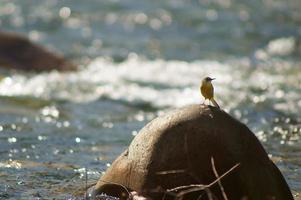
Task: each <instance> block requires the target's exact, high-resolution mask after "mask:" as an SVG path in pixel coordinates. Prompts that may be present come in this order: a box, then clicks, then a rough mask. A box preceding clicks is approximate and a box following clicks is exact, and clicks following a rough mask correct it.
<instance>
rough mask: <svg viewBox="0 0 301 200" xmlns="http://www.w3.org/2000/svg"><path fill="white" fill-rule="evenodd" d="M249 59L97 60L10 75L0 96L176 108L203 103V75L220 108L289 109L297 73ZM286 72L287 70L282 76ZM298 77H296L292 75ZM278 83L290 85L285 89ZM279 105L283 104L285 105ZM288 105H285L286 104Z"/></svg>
mask: <svg viewBox="0 0 301 200" xmlns="http://www.w3.org/2000/svg"><path fill="white" fill-rule="evenodd" d="M249 63H250V62H249V59H247V58H244V59H236V60H230V61H228V62H226V63H221V62H217V61H210V60H202V61H194V62H184V61H164V60H153V61H149V60H144V59H142V58H139V57H137V56H136V55H135V54H134V55H131V56H129V58H128V59H127V60H126V61H124V62H122V63H114V62H112V61H111V60H109V59H105V58H97V59H95V60H94V61H92V62H91V63H90V64H89V65H88V66H87V67H85V68H84V69H82V70H80V71H77V72H72V73H59V72H51V73H42V74H35V75H24V74H15V75H12V76H11V77H6V78H4V79H2V81H1V82H0V94H1V95H5V96H22V95H28V96H34V97H38V98H44V99H63V100H68V101H73V102H89V101H95V100H97V99H99V98H103V97H105V98H108V99H112V100H117V101H124V102H128V103H130V104H134V105H135V104H136V103H138V104H139V103H147V104H150V105H152V106H154V107H165V106H167V107H179V106H183V105H187V104H192V103H200V102H203V98H202V97H201V95H200V92H199V84H200V81H201V79H202V78H203V77H205V76H211V77H214V78H216V80H215V81H214V82H213V83H214V86H215V93H216V99H217V101H218V102H220V104H221V105H223V106H224V108H226V109H231V108H234V107H236V106H237V105H239V104H240V103H241V102H244V101H251V102H252V103H255V104H257V103H262V102H265V101H267V100H268V99H274V100H273V102H274V103H273V104H272V106H275V108H277V109H290V110H295V108H294V105H296V103H299V104H301V102H298V99H300V94H299V93H297V91H298V88H300V82H298V81H297V82H296V81H292V79H288V77H291V78H294V80H300V77H301V73H300V72H299V71H298V70H295V71H293V69H294V67H291V65H292V64H291V63H287V62H284V61H283V62H280V63H279V62H277V63H278V64H277V66H275V65H274V64H269V65H270V66H269V67H265V66H266V65H267V64H266V63H264V65H262V66H260V67H256V68H255V67H251V66H250V64H249ZM290 71H292V72H290ZM288 73H290V74H288ZM298 78H299V79H298ZM284 87H291V88H292V90H288V91H287V90H286V89H285V88H284ZM285 104H286V106H285V107H283V105H285ZM289 105H291V108H289Z"/></svg>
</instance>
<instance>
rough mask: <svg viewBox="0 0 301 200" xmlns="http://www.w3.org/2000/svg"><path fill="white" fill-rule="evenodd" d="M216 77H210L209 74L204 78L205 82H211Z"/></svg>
mask: <svg viewBox="0 0 301 200" xmlns="http://www.w3.org/2000/svg"><path fill="white" fill-rule="evenodd" d="M214 79H215V78H210V77H209V76H207V77H206V78H204V79H203V82H206V83H209V82H211V81H212V80H214Z"/></svg>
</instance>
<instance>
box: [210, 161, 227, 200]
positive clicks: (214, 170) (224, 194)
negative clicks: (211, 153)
mask: <svg viewBox="0 0 301 200" xmlns="http://www.w3.org/2000/svg"><path fill="white" fill-rule="evenodd" d="M211 165H212V169H213V173H214V175H215V177H216V178H217V180H218V181H217V183H218V185H219V187H220V189H221V192H222V195H223V197H224V199H225V200H229V199H228V197H227V195H226V193H225V190H224V187H223V185H222V183H221V181H220V179H219V175H218V173H217V170H216V168H215V164H214V158H213V157H211Z"/></svg>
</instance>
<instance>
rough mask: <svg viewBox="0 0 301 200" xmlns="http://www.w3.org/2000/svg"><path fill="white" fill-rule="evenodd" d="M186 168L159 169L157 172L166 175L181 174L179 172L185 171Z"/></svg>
mask: <svg viewBox="0 0 301 200" xmlns="http://www.w3.org/2000/svg"><path fill="white" fill-rule="evenodd" d="M185 172H186V170H185V169H178V170H168V171H159V172H157V173H156V174H157V175H166V174H179V173H185Z"/></svg>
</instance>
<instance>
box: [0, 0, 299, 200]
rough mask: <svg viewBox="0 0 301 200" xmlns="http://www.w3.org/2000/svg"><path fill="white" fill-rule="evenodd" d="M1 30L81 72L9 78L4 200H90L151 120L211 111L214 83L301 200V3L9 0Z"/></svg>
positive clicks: (1, 165) (1, 116)
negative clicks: (86, 193) (184, 111)
mask: <svg viewBox="0 0 301 200" xmlns="http://www.w3.org/2000/svg"><path fill="white" fill-rule="evenodd" d="M0 27H1V30H6V31H15V32H19V33H22V34H25V35H27V36H28V37H30V38H31V39H32V40H33V41H36V42H37V43H40V44H43V45H45V46H47V47H49V48H50V49H53V50H55V51H59V52H61V53H63V54H65V55H66V56H67V57H68V58H70V59H72V60H74V61H75V62H76V63H79V64H80V70H79V71H77V72H70V73H59V72H49V73H41V74H35V73H24V72H16V71H7V70H4V69H2V70H1V71H0V72H1V80H0V103H1V104H0V199H75V198H78V199H80V198H83V197H78V196H76V195H77V193H78V191H79V190H81V189H83V187H85V184H86V174H87V175H88V181H87V182H88V184H91V183H93V182H95V181H96V180H97V179H98V178H99V177H100V176H101V174H102V173H103V172H104V171H105V170H106V169H107V167H109V166H110V163H111V162H112V161H113V160H114V159H115V158H116V156H118V155H119V154H120V153H121V152H122V151H123V150H124V149H125V148H126V147H127V146H128V145H129V143H130V142H131V140H132V139H133V137H134V136H135V135H136V134H137V132H138V131H139V129H140V128H142V127H143V126H144V125H145V124H146V123H148V122H149V121H150V120H151V119H153V118H155V117H156V116H158V115H160V114H163V113H164V112H166V111H167V110H169V109H174V108H177V107H181V106H184V105H188V104H192V103H202V102H203V99H202V98H201V97H200V94H199V83H200V80H201V78H203V77H204V76H207V75H210V76H212V77H215V78H216V80H215V81H214V86H215V93H216V100H217V101H218V102H219V104H220V105H221V107H222V108H223V109H224V110H226V111H228V112H229V113H230V114H231V115H232V116H234V117H236V118H237V119H239V120H240V121H242V122H244V123H246V124H247V125H248V126H249V127H250V129H251V130H252V131H253V132H254V133H255V134H256V136H257V137H258V138H259V139H260V141H261V142H262V144H263V145H264V147H265V149H266V150H267V152H268V153H269V155H270V157H271V159H272V160H273V161H274V162H275V163H276V165H277V166H278V167H279V169H280V170H281V172H282V173H283V175H284V176H285V178H286V180H287V182H288V184H289V185H290V187H291V189H292V191H293V193H294V194H295V195H296V196H298V193H300V192H301V139H300V137H301V116H300V113H301V59H300V55H301V39H300V38H301V1H299V0H288V1H282V0H253V1H248V2H244V1H240V0H199V1H196V0H166V1H159V0H152V1H151V0H146V1H138V0H122V1H121V0H108V1H97V0H86V1H82V0H72V1H71V0H60V1H59V0H26V1H24V0H2V1H1V2H0ZM86 170H87V173H86Z"/></svg>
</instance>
